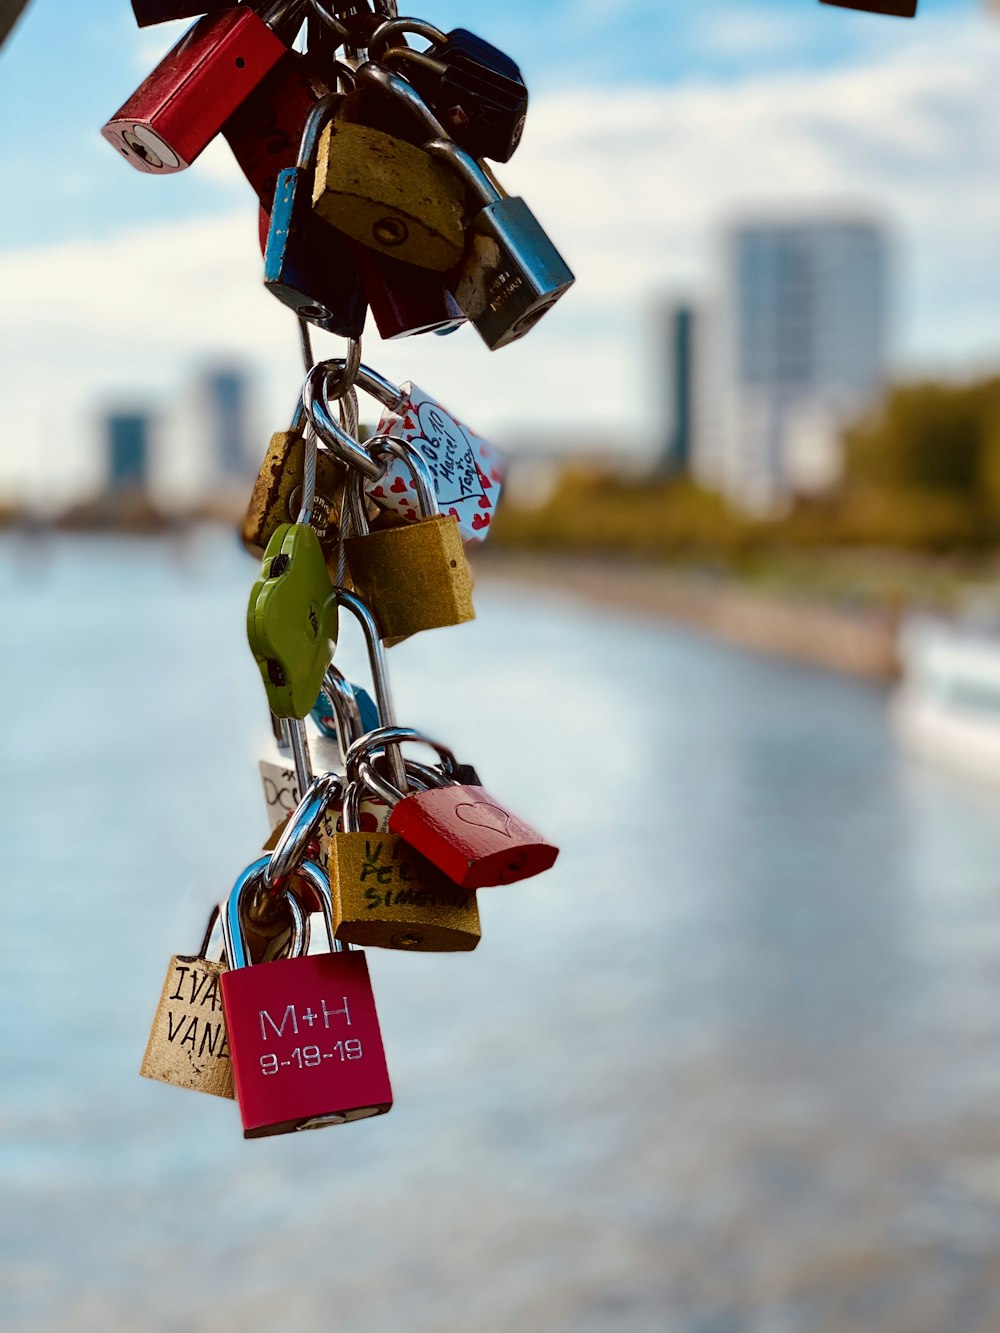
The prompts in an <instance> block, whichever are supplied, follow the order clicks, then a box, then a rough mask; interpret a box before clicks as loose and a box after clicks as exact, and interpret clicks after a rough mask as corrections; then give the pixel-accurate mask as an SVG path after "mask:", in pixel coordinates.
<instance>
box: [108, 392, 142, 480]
mask: <svg viewBox="0 0 1000 1333" xmlns="http://www.w3.org/2000/svg"><path fill="white" fill-rule="evenodd" d="M149 436H150V418H149V416H148V415H146V414H145V413H142V412H112V413H109V414H108V416H107V417H106V418H105V439H106V444H107V489H108V491H110V492H112V493H119V494H120V493H121V492H122V491H145V490H146V489H147V487H148V483H149Z"/></svg>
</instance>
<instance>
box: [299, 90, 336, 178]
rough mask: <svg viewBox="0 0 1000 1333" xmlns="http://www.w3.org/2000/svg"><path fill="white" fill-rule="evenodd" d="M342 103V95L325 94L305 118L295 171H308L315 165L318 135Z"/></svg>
mask: <svg viewBox="0 0 1000 1333" xmlns="http://www.w3.org/2000/svg"><path fill="white" fill-rule="evenodd" d="M342 101H343V94H342V93H325V94H324V95H323V96H322V97H321V98H320V99H319V101H318V102H317V103H316V105H315V106H314V107H313V109H312V110H311V111H310V112H309V114H308V116H306V123H305V124H304V125H303V126H302V138H301V139H300V140H299V156H298V158H297V160H296V162H295V168H296V170H297V171H308V170H309V169H310V167H312V166H313V164H314V163H315V160H316V150H317V149H318V147H319V138H320V135H321V134H322V133H323V131H324V130H325V129H326V126H327V122H328V121H331V120H332V119H333V117H334V116H335V115H336V112H337V108H338V107H339V106H340V104H341V102H342Z"/></svg>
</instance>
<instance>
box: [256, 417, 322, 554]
mask: <svg viewBox="0 0 1000 1333" xmlns="http://www.w3.org/2000/svg"><path fill="white" fill-rule="evenodd" d="M306 425H307V418H306V414H305V411H304V409H303V408H302V407H301V405H300V406H299V409H298V411H297V412H296V414H295V419H294V420H293V422H292V424H291V426H290V427H289V429H288V430H279V431H276V432H275V434H274V435H272V436H271V442H270V444H269V445H268V446H267V453H266V455H265V456H264V461H263V463H262V464H261V468H260V472H259V473H258V474H257V480H256V481H255V482H254V487H253V493H252V494H251V496H250V503H249V505H248V506H247V512H246V516H245V518H244V519H243V528H242V532H241V536H242V539H243V545H244V546H245V547H246V548H247V550H248V551H249V552H250V553H251V554H252V555H257V556H261V555H263V554H264V551H265V550H266V549H267V544H268V542H269V541H270V540H271V538H272V537H273V536H274V532H275V529H276V528H278V527H280V525H281V524H282V523H294V522H295V519H296V518H297V516H298V513H299V509H300V508H301V505H302V485H303V479H304V468H305V452H306V438H305V432H306ZM346 479H347V469H346V468H345V467H344V464H343V463H341V462H340V460H339V459H337V458H334V457H333V455H332V454H330V453H329V452H327V451H326V450H325V449H318V450H317V451H316V494H315V497H314V499H313V505H312V515H311V520H310V521H311V523H312V526H313V527H314V528H315V529H316V534H317V536H318V537H319V540H320V545H321V546H322V548H323V554H324V555H325V556H326V558H327V560H328V561H329V560H330V559H331V558H333V557H334V556H335V553H336V548H337V539H338V537H339V535H340V507H341V503H342V500H343V494H344V484H345V481H346Z"/></svg>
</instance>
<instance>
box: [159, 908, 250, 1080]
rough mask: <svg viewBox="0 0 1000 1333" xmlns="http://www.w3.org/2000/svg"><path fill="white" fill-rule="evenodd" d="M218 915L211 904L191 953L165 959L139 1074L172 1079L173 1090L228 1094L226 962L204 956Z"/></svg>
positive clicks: (229, 1078)
mask: <svg viewBox="0 0 1000 1333" xmlns="http://www.w3.org/2000/svg"><path fill="white" fill-rule="evenodd" d="M218 915H219V909H218V907H216V908H215V909H214V910H213V912H212V915H211V917H210V918H209V922H208V929H207V930H206V932H205V939H204V941H203V942H202V946H201V949H200V950H199V952H198V954H197V955H196V956H188V955H185V954H177V955H175V956H174V957H173V958H171V960H170V966H169V967H168V968H167V979H166V981H165V982H164V983H163V992H162V994H161V995H160V1003H159V1005H158V1006H157V1009H156V1017H155V1018H154V1019H153V1027H152V1031H151V1032H150V1034H149V1041H148V1042H147V1043H146V1053H145V1055H144V1056H143V1057H142V1067H141V1068H140V1070H139V1072H140V1074H142V1075H143V1077H144V1078H155V1079H159V1080H160V1082H162V1083H173V1084H174V1085H175V1086H176V1087H178V1088H191V1089H193V1090H194V1091H195V1092H208V1093H211V1094H212V1095H213V1096H215V1097H234V1096H235V1094H234V1092H233V1068H232V1063H231V1062H230V1058H229V1040H228V1037H227V1035H226V1022H225V1018H224V1017H223V1013H222V995H221V993H220V991H219V977H220V976H221V975H222V973H223V972H225V970H226V964H225V963H224V962H218V963H212V962H209V961H208V959H207V957H206V955H207V954H208V951H209V948H210V946H211V942H212V931H213V928H214V926H215V923H216V920H217V919H218Z"/></svg>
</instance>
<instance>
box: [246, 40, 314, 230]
mask: <svg viewBox="0 0 1000 1333" xmlns="http://www.w3.org/2000/svg"><path fill="white" fill-rule="evenodd" d="M328 92H330V87H329V85H328V84H327V82H326V81H325V80H324V79H322V78H320V76H319V75H318V74H317V73H316V72H314V70H313V66H312V62H311V61H310V60H309V58H308V56H303V55H300V54H299V53H298V52H297V51H286V52H285V54H284V55H283V56H282V58H281V59H280V60H279V61H278V63H277V65H275V67H274V69H272V70H271V72H270V74H268V76H267V77H266V78H265V79H264V80H263V81H262V82H261V83H260V84H259V85H258V86H257V87H256V88H255V89H254V91H253V92H252V93H251V94H250V96H249V97H248V98H247V99H246V101H245V102H244V103H243V105H242V106H241V107H240V108H239V109H238V110H237V111H236V113H235V114H234V115H232V116H230V117H229V119H228V120H227V121H226V123H225V125H223V127H222V134H223V137H224V138H225V140H226V142H227V143H228V144H229V147H230V148H231V149H232V150H233V156H234V157H235V158H236V161H237V162H238V163H239V166H240V170H241V171H242V172H243V174H244V176H246V178H247V180H248V181H249V182H250V184H251V185H252V186H253V188H254V190H255V192H256V194H257V198H258V199H259V200H260V202H261V204H262V206H263V207H264V208H266V209H267V210H268V211H270V208H271V205H272V203H273V202H274V187H275V183H276V182H277V179H278V173H279V172H280V171H285V170H287V169H288V168H289V167H294V166H295V159H296V158H297V157H298V154H299V141H300V140H301V138H302V129H303V126H304V125H305V123H306V120H307V119H308V116H309V112H310V111H311V110H312V109H313V107H314V106H315V105H316V103H317V102H318V101H319V99H320V98H321V97H324V96H325V95H326V94H327V93H328ZM265 243H266V232H265ZM262 248H263V247H262Z"/></svg>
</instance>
